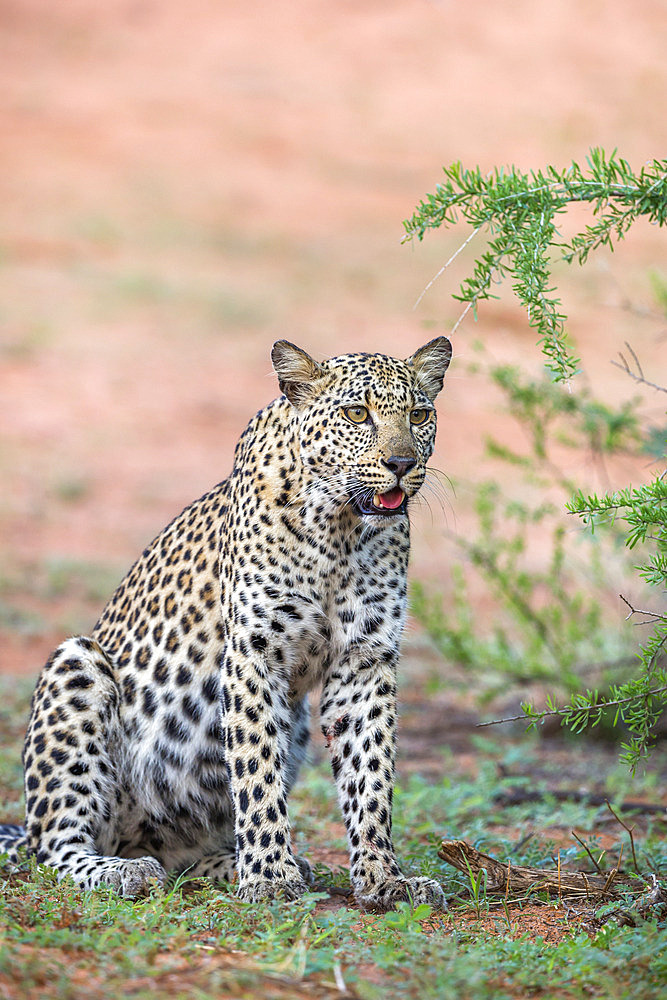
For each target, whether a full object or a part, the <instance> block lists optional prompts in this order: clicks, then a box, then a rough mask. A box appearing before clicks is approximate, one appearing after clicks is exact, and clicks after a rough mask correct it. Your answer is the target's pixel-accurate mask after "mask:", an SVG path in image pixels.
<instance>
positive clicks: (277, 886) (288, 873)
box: [237, 858, 310, 903]
mask: <svg viewBox="0 0 667 1000" xmlns="http://www.w3.org/2000/svg"><path fill="white" fill-rule="evenodd" d="M300 860H301V859H300V858H295V859H294V860H290V861H286V863H285V864H284V865H281V866H280V867H279V868H274V869H273V870H272V871H267V872H264V873H263V875H262V874H257V875H250V876H249V875H246V874H243V875H242V876H241V878H240V880H239V888H238V892H237V895H238V897H239V899H242V900H244V902H246V903H259V902H260V901H261V900H263V899H277V898H280V899H285V900H292V899H299V898H300V897H301V896H303V894H304V892H307V890H308V886H307V885H306V881H305V878H304V874H305V872H304V870H303V868H302V866H301V865H300V864H299V861H300ZM308 868H309V869H310V865H308ZM267 875H269V876H271V877H269V878H267Z"/></svg>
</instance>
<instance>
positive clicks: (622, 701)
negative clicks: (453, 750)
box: [476, 637, 667, 729]
mask: <svg viewBox="0 0 667 1000" xmlns="http://www.w3.org/2000/svg"><path fill="white" fill-rule="evenodd" d="M666 640H667V637H666ZM664 691H667V684H665V685H663V687H659V688H652V689H651V690H650V691H645V692H642V694H641V695H636V694H631V695H628V697H627V698H617V699H616V700H615V701H601V702H597V703H596V704H595V705H584V706H582V707H581V708H579V707H576V708H556V709H554V710H553V711H549V712H540V713H539V714H538V715H535V716H532V715H525V714H524V715H512V716H510V718H509V719H492V720H491V722H478V723H477V725H476V728H477V729H484V727H485V726H501V725H503V724H504V723H506V722H525V721H526V719H528V720H529V721H530V722H540V721H541V720H542V719H546V718H547V717H548V716H550V715H568V714H569V713H571V712H595V711H597V710H598V709H599V708H616V706H617V705H626V704H627V703H628V702H629V701H639V700H640V699H644V698H646V697H648V696H649V695H654V694H662V693H663V692H664Z"/></svg>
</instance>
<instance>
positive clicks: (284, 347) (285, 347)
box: [271, 340, 325, 407]
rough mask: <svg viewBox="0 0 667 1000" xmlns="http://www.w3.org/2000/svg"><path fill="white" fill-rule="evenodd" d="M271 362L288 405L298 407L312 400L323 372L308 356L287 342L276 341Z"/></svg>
mask: <svg viewBox="0 0 667 1000" xmlns="http://www.w3.org/2000/svg"><path fill="white" fill-rule="evenodd" d="M271 361H272V362H273V367H274V370H275V373H276V375H277V376H278V384H279V386H280V390H281V392H284V393H285V395H286V396H287V398H288V399H289V401H290V403H292V404H293V405H294V406H296V407H299V406H303V405H304V404H305V403H307V402H308V401H309V400H310V399H312V397H313V396H314V395H315V394H316V392H317V389H318V386H317V383H318V382H319V380H320V379H321V378H323V376H324V374H325V372H324V368H323V367H322V366H321V365H318V363H317V361H315V360H314V359H313V358H311V356H310V354H306V352H305V351H302V350H301V348H300V347H297V346H296V345H295V344H290V342H289V340H277V341H276V342H275V344H274V345H273V348H272V350H271Z"/></svg>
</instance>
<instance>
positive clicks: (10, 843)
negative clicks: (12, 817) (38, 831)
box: [0, 823, 28, 865]
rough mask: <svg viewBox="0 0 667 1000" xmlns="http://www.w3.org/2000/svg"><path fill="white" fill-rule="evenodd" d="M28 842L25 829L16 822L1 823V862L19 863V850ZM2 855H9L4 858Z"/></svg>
mask: <svg viewBox="0 0 667 1000" xmlns="http://www.w3.org/2000/svg"><path fill="white" fill-rule="evenodd" d="M27 843H28V838H27V836H26V832H25V829H24V828H23V827H22V826H18V825H17V824H15V823H0V864H3V863H4V864H10V865H15V864H18V861H19V851H20V849H21V848H22V847H25V846H26V845H27ZM2 855H7V856H6V858H3V857H2Z"/></svg>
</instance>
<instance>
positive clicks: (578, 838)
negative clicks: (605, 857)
mask: <svg viewBox="0 0 667 1000" xmlns="http://www.w3.org/2000/svg"><path fill="white" fill-rule="evenodd" d="M570 833H571V834H572V836H573V837H574V839H575V840H576V841H577V843H579V844H581V846H582V847H583V849H584V850H585V851H586V854H587V855H588V857H589V858H590V859H591V861H592V862H593V865H594V867H595V869H596V871H598V872H599V873H600V875H602V869H601V868H600V865H599V864H598V863H597V861H596V860H595V858H594V857H593V855H592V854H591V852H590V851H589V849H588V847H587V846H586V844H584V842H583V840H582V839H581V837H577V835H576V833H575V832H574V830H570ZM558 857H559V858H560V854H559V855H558Z"/></svg>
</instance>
